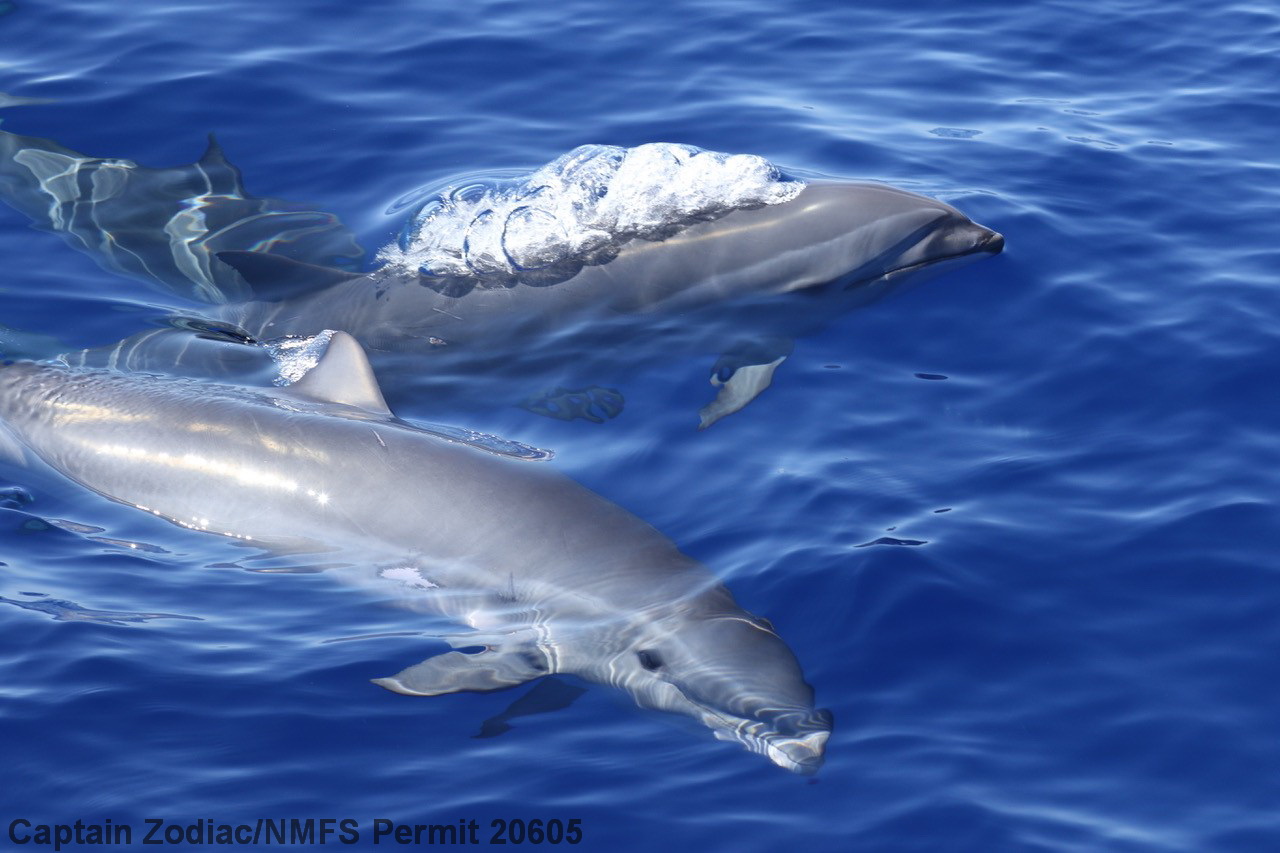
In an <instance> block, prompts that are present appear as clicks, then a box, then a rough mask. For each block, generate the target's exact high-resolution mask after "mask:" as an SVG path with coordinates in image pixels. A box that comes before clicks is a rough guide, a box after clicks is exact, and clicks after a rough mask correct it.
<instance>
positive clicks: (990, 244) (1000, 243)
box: [975, 231, 1004, 255]
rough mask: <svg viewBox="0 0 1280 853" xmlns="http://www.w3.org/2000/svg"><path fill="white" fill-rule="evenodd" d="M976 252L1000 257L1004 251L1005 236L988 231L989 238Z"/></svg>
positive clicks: (978, 246) (984, 240) (981, 243)
mask: <svg viewBox="0 0 1280 853" xmlns="http://www.w3.org/2000/svg"><path fill="white" fill-rule="evenodd" d="M975 250H976V251H979V252H987V253H988V254H992V255H998V254H1000V253H1001V252H1003V251H1004V235H1003V234H1001V233H999V232H997V231H988V232H987V236H986V237H984V238H982V240H981V241H980V242H979V243H978V245H977V246H976V247H975Z"/></svg>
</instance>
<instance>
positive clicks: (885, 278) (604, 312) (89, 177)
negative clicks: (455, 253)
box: [0, 132, 1004, 427]
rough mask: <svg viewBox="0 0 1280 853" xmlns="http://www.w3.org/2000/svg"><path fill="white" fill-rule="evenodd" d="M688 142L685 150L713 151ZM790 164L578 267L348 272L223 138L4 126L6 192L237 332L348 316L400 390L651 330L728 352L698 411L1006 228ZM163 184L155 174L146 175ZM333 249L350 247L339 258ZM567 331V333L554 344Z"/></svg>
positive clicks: (570, 355) (552, 367) (325, 225)
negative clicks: (119, 151)
mask: <svg viewBox="0 0 1280 853" xmlns="http://www.w3.org/2000/svg"><path fill="white" fill-rule="evenodd" d="M677 148H680V150H681V151H684V154H682V155H681V156H686V155H687V156H688V158H689V159H690V160H692V159H694V158H696V157H697V156H706V155H709V154H711V153H712V152H701V154H699V153H698V152H696V150H693V149H688V150H686V149H685V148H683V147H678V146H677ZM633 150H634V149H633ZM689 150H693V151H694V153H693V154H692V155H689V154H688V151H689ZM575 155H577V152H576V151H575V152H570V153H569V154H567V155H565V156H564V157H563V158H561V160H566V159H568V160H569V161H573V158H574V157H575ZM717 156H719V155H717ZM579 160H581V157H579ZM556 162H560V161H556ZM121 164H123V165H121ZM206 179H207V180H206ZM790 183H791V184H794V185H795V186H796V188H797V189H799V191H798V192H797V193H794V194H791V195H789V196H787V199H788V200H786V201H783V202H781V203H768V204H760V205H755V206H746V207H743V208H739V209H731V208H730V209H726V210H727V212H725V211H721V212H718V213H717V214H715V215H714V216H711V217H709V221H694V220H690V221H689V222H688V223H686V224H682V226H681V227H679V228H676V229H673V230H674V233H666V232H663V233H661V234H654V235H649V236H650V238H644V237H636V238H634V239H630V240H628V241H625V242H622V243H620V244H619V245H617V246H612V247H610V250H609V251H607V252H604V253H598V256H597V257H596V258H594V259H592V260H590V261H588V262H586V263H579V264H577V265H576V267H574V268H573V269H574V270H576V272H574V273H573V274H571V275H560V276H555V275H550V276H548V275H547V274H546V270H545V269H541V268H540V269H532V270H527V271H523V275H522V276H521V275H515V276H511V277H508V279H506V280H504V281H503V282H502V283H501V284H499V285H496V286H495V285H492V284H491V283H487V282H486V280H485V279H484V278H483V277H476V278H474V279H470V280H469V279H468V278H467V277H466V276H457V275H453V276H435V275H431V274H427V273H424V272H421V271H418V270H413V269H405V268H403V267H398V268H393V267H392V266H390V265H388V266H386V267H383V268H381V269H379V270H375V271H373V272H370V273H363V274H360V273H353V272H351V271H350V264H351V262H352V261H353V259H354V258H355V257H356V256H358V249H355V248H353V247H354V241H353V240H351V241H348V238H349V237H350V235H349V234H347V233H346V232H345V229H342V228H341V227H340V225H339V224H338V223H337V222H336V220H333V219H323V218H322V217H321V215H320V214H318V213H314V212H313V213H312V214H308V215H309V216H310V217H312V218H311V219H308V218H307V216H308V215H304V214H303V213H300V212H298V211H297V210H293V211H289V210H287V208H288V207H289V206H288V205H286V204H285V203H283V202H279V201H277V200H273V199H252V197H249V196H247V195H246V194H245V193H244V191H243V187H241V186H240V183H239V175H238V173H236V172H235V171H234V169H232V168H231V167H230V165H229V164H228V163H226V160H225V158H224V157H223V156H222V154H221V152H220V151H219V150H218V149H217V148H216V147H211V149H210V152H209V153H208V154H206V155H205V157H204V158H203V159H202V160H201V161H200V163H198V164H196V165H195V166H194V167H185V168H184V169H170V170H163V169H145V168H142V167H138V166H136V164H132V163H129V162H128V161H111V160H102V159H95V158H88V157H84V156H83V155H78V154H76V153H75V152H72V151H70V150H69V149H65V148H62V147H61V146H58V145H57V143H53V142H51V141H48V140H38V139H35V138H33V137H19V136H16V135H13V134H4V133H2V132H0V197H4V198H5V199H6V200H8V201H9V202H10V203H11V204H14V205H15V206H17V207H18V208H19V209H21V210H23V211H24V212H25V213H26V214H27V215H28V216H30V217H32V218H33V219H34V220H35V221H36V222H37V223H38V224H40V225H41V226H42V227H45V228H49V229H52V230H57V231H62V232H65V233H67V234H68V236H69V237H71V238H73V239H72V242H73V243H75V244H76V245H77V246H78V248H81V249H83V250H84V251H87V252H89V253H90V254H93V255H95V256H97V257H98V258H99V260H100V262H102V263H104V265H108V266H111V267H112V268H115V269H119V270H122V271H125V272H129V273H131V274H133V275H136V276H140V277H144V278H149V279H151V280H152V281H156V282H159V283H162V284H165V285H166V286H168V287H170V288H172V289H174V290H175V292H178V293H180V294H181V295H183V296H186V297H189V298H193V299H198V300H202V301H203V302H205V303H207V304H204V305H202V306H200V307H198V308H197V307H196V306H194V305H189V306H184V307H182V308H179V309H177V310H179V311H180V312H181V313H183V314H185V315H187V316H189V317H195V318H196V319H198V320H199V321H200V322H208V323H212V324H214V325H216V326H219V327H220V328H223V329H225V330H227V332H228V333H229V334H230V335H231V336H232V337H237V336H238V337H240V338H242V339H244V340H247V341H251V342H266V341H271V340H275V339H280V338H286V337H297V336H309V335H315V334H317V333H319V332H320V331H322V330H324V329H334V328H340V329H344V330H346V331H349V332H350V333H351V334H353V335H355V337H356V338H358V339H359V340H360V341H361V343H362V344H363V345H364V346H365V347H366V348H367V349H368V351H369V353H370V355H371V357H372V358H373V360H374V364H375V366H376V367H377V368H378V370H379V374H380V375H384V374H385V373H387V372H390V371H394V372H395V373H396V379H397V382H396V383H395V386H394V387H395V390H397V391H399V392H403V391H405V390H407V389H409V388H417V389H418V390H421V387H422V385H423V384H424V383H429V382H431V381H433V380H434V381H441V382H444V381H449V382H452V383H453V384H455V385H456V384H458V380H459V379H463V378H471V379H472V380H474V381H479V377H481V376H482V375H485V373H484V372H485V371H488V372H490V373H492V372H496V371H500V372H501V373H502V374H503V375H504V376H511V375H513V374H523V375H527V376H529V377H530V378H533V377H537V376H542V377H545V376H546V375H548V372H554V371H557V370H563V369H564V367H565V364H566V362H573V361H581V360H583V357H584V356H586V357H587V359H588V360H596V359H599V360H604V361H607V362H608V361H611V362H613V363H614V364H619V363H621V364H629V363H631V362H633V361H634V360H635V358H636V352H637V350H638V349H639V348H640V347H641V346H643V345H645V344H649V345H650V348H651V349H656V350H658V351H662V352H666V351H671V350H693V351H699V352H709V353H712V354H714V353H719V354H720V356H719V358H718V360H717V361H716V363H715V365H714V366H713V368H712V371H711V381H712V384H713V385H716V386H717V388H718V396H717V398H716V400H715V401H714V402H712V403H711V404H710V405H708V406H706V407H705V408H704V409H703V410H702V426H704V427H705V426H708V425H710V424H711V423H714V422H715V421H716V420H718V419H719V418H721V417H724V416H725V415H727V414H730V413H732V412H735V411H737V410H739V409H741V408H742V407H743V406H745V405H746V404H747V403H748V402H750V401H751V400H752V399H754V398H755V396H756V395H758V394H759V393H760V392H761V391H763V390H764V388H766V387H767V386H768V385H769V383H770V381H771V380H772V376H773V373H774V370H775V369H776V368H777V367H778V365H779V364H781V363H782V361H783V360H784V359H785V358H786V357H787V356H788V354H789V353H790V352H791V340H792V339H793V338H794V337H796V336H797V335H801V334H805V333H808V332H810V331H813V330H815V329H816V328H820V327H821V326H822V325H824V324H825V323H827V322H829V321H830V320H831V318H832V317H833V316H835V315H837V314H839V313H841V312H844V311H847V310H849V309H851V308H854V307H857V306H860V305H864V304H867V303H868V302H871V301H873V300H875V299H877V298H879V297H880V296H882V295H884V294H885V293H887V292H889V291H890V290H892V289H895V288H896V287H898V286H900V285H903V284H905V283H908V282H914V281H918V280H920V279H923V278H926V277H929V276H932V275H935V274H937V273H940V272H943V271H945V270H947V269H950V268H953V267H956V266H960V265H962V264H965V263H969V262H971V261H973V260H976V259H979V258H983V257H987V256H989V255H992V254H996V253H998V252H1000V251H1001V249H1002V248H1003V245H1004V241H1003V238H1002V237H1001V236H1000V235H999V234H997V233H995V232H994V231H991V230H990V229H988V228H985V227H983V226H981V225H977V224H975V223H974V222H972V221H971V220H969V219H968V218H967V217H966V216H964V214H962V213H960V212H959V211H957V210H956V209H955V208H953V207H951V206H950V205H947V204H945V203H943V202H940V201H936V200H934V199H930V198H926V197H924V196H920V195H916V194H915V193H910V192H907V191H905V190H901V189H896V188H894V187H890V186H886V185H883V184H873V183H855V182H838V181H828V180H814V181H809V182H807V183H803V182H799V181H790ZM215 184H220V185H222V189H220V190H217V191H214V190H213V189H212V188H213V187H214V185H215ZM153 185H154V186H158V187H160V188H161V190H162V191H161V190H151V191H148V188H150V187H152V186H153ZM800 187H803V188H802V189H800ZM184 194H185V195H184ZM294 207H295V208H296V206H294ZM131 210H132V213H130V211H131ZM520 210H525V208H520ZM535 212H536V211H535ZM486 213H487V212H482V213H481V214H480V215H479V216H477V217H476V219H475V221H476V222H481V220H482V219H483V217H484V216H485V215H486ZM108 214H110V215H108ZM298 217H302V219H298ZM317 217H320V218H317ZM530 219H531V218H530V217H526V224H527V221H530ZM695 219H696V217H695ZM121 222H123V223H124V225H121V224H120V223H121ZM273 223H274V224H277V225H280V226H281V227H282V228H284V226H288V228H284V230H283V231H282V232H281V235H280V236H279V238H278V239H273V238H270V235H269V231H270V229H271V228H272V227H273ZM307 224H309V225H310V226H311V230H308V228H305V227H303V226H304V225H307ZM473 224H474V223H473ZM122 228H124V229H125V233H123V234H121V233H118V232H120V231H121V229H122ZM202 229H203V230H202ZM548 230H555V229H554V228H552V227H551V226H548ZM126 237H127V239H126ZM148 237H150V240H149V241H148ZM250 238H252V239H251V240H250ZM126 247H127V250H128V251H127V252H125V251H124V249H125V248H126ZM467 249H468V251H470V252H471V254H472V255H475V256H477V257H479V258H480V259H481V260H483V261H486V262H490V263H491V262H493V259H492V258H491V257H488V256H487V255H486V252H487V253H488V255H493V254H497V255H501V254H502V251H501V250H499V249H492V248H487V247H484V246H481V247H474V246H468V247H467ZM334 258H337V259H338V260H340V261H342V262H343V263H342V264H339V265H338V266H333V259H334ZM468 263H471V261H470V260H468ZM472 266H476V265H475V264H472ZM553 268H558V267H553ZM468 269H470V268H468ZM174 336H175V333H172V332H169V333H167V337H169V338H172V337H174ZM165 337H166V336H158V335H156V334H155V333H145V334H144V335H142V336H139V337H138V338H135V339H131V340H129V341H126V342H124V343H123V344H122V345H120V346H119V347H116V348H113V349H112V350H111V351H110V352H106V351H104V352H103V353H88V354H85V355H84V356H83V358H84V359H85V360H86V361H87V362H90V363H92V362H94V361H97V362H99V363H101V362H102V361H104V360H110V361H111V362H112V363H128V364H130V365H132V366H134V367H137V368H141V369H167V368H168V367H170V366H171V365H172V363H173V361H172V357H173V350H174V349H175V347H177V348H181V349H183V350H184V351H185V350H186V347H185V344H184V343H181V342H179V343H176V344H175V343H174V341H172V340H165ZM561 338H563V339H565V340H564V341H557V342H559V343H562V344H566V345H562V346H554V347H552V346H547V345H546V344H547V342H548V341H549V340H553V339H561ZM153 350H154V351H153ZM426 352H430V353H432V354H433V356H435V358H434V359H433V362H432V366H431V367H430V368H427V369H424V368H423V365H422V363H421V362H420V360H419V358H418V356H420V355H421V354H422V353H426ZM566 354H567V355H566ZM230 358H231V359H232V360H236V359H243V358H244V356H243V355H232V356H230ZM203 360H204V361H205V362H206V363H208V364H213V363H215V362H216V361H217V359H216V358H206V359H203ZM451 360H452V362H453V363H452V364H450V361H451ZM216 369H218V368H215V371H214V372H216Z"/></svg>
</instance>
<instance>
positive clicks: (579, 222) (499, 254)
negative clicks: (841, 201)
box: [378, 142, 804, 286]
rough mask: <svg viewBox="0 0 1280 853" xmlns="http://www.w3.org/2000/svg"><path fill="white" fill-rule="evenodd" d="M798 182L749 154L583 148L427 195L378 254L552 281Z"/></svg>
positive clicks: (411, 263)
mask: <svg viewBox="0 0 1280 853" xmlns="http://www.w3.org/2000/svg"><path fill="white" fill-rule="evenodd" d="M803 188H804V182H803V181H799V180H796V179H793V178H790V177H788V176H786V175H784V174H783V173H782V172H781V170H779V169H778V167H776V166H774V165H773V164H772V163H770V162H768V161H767V160H765V159H764V158H762V157H757V156H755V155H751V154H722V153H719V152H715V151H704V150H703V149H701V148H697V147H695V146H692V145H680V144H673V143H659V142H655V143H650V144H647V145H640V146H637V147H635V148H621V147H619V146H616V145H582V146H579V147H578V148H575V149H573V150H572V151H570V152H568V153H567V154H564V155H562V156H560V157H558V158H556V159H555V160H553V161H551V162H550V163H548V164H547V165H545V166H543V167H542V168H540V169H538V170H537V171H535V172H533V173H532V174H530V175H528V176H527V177H525V178H517V179H511V180H492V179H489V180H485V179H479V180H476V179H456V178H455V179H453V180H451V181H450V182H449V184H448V185H447V186H445V187H444V188H441V189H438V190H435V189H432V190H429V191H428V195H427V198H426V200H425V201H423V202H422V203H421V204H420V206H419V207H418V209H417V211H416V213H415V214H414V215H413V216H412V217H411V218H410V221H409V224H408V225H407V226H406V228H405V230H404V231H403V232H402V234H401V235H400V239H399V240H398V241H396V242H395V243H392V244H391V245H389V246H387V247H386V248H384V249H383V250H382V251H381V252H380V253H379V255H378V257H379V259H380V260H382V261H384V262H385V263H386V264H387V266H388V267H390V268H392V269H398V270H400V271H402V272H406V273H414V274H416V273H421V274H422V275H424V276H430V277H438V278H441V279H464V280H469V283H470V284H471V285H477V284H478V285H482V286H511V285H513V284H518V283H525V284H550V283H554V282H557V281H563V280H565V279H566V278H569V277H570V276H572V275H574V274H575V273H577V271H578V270H580V269H581V268H582V267H583V266H584V265H590V264H599V263H603V262H605V261H607V260H609V259H611V258H612V257H614V256H615V255H616V254H617V253H618V250H619V249H621V248H622V246H623V245H625V244H626V243H627V242H628V241H630V240H633V239H636V238H639V239H642V240H661V239H663V238H665V237H668V236H670V235H671V234H674V233H676V232H677V231H679V230H681V229H683V228H685V227H687V226H689V225H692V224H693V223H695V222H700V221H705V220H710V219H716V218H719V217H721V216H724V215H725V214H728V213H732V212H733V211H735V210H742V209H745V208H752V207H760V206H763V205H768V204H779V203H781V202H785V201H790V200H791V199H793V198H795V197H796V195H798V194H799V192H800V190H802V189H803ZM421 197H422V196H421V195H420V194H415V200H417V199H419V198H421Z"/></svg>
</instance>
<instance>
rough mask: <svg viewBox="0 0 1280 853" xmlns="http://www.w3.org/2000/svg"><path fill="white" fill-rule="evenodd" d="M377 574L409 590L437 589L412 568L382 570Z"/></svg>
mask: <svg viewBox="0 0 1280 853" xmlns="http://www.w3.org/2000/svg"><path fill="white" fill-rule="evenodd" d="M379 574H380V575H382V577H384V578H386V579H388V580H393V581H399V582H400V583H402V584H404V585H405V586H407V587H409V588H410V589H439V585H438V584H434V583H432V582H431V581H429V580H427V579H426V578H424V577H423V576H422V573H421V572H419V571H418V570H417V569H415V568H414V567H413V566H395V567H393V568H390V569H383V570H382V571H381V572H379Z"/></svg>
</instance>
